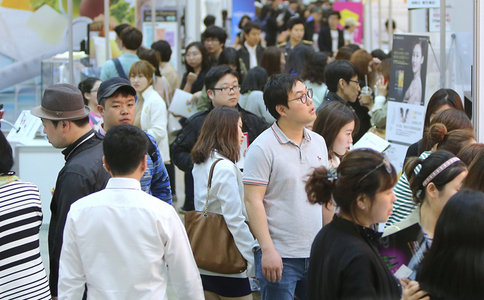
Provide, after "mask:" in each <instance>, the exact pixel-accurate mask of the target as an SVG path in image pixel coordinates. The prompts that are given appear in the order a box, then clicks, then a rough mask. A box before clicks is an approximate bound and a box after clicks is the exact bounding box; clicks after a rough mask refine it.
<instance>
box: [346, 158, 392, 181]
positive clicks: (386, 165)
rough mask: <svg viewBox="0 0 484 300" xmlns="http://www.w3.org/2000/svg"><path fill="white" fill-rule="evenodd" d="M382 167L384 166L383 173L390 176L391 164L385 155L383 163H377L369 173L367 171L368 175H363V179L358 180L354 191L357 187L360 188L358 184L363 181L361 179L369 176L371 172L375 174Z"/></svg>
mask: <svg viewBox="0 0 484 300" xmlns="http://www.w3.org/2000/svg"><path fill="white" fill-rule="evenodd" d="M382 166H385V171H387V173H388V174H392V164H391V163H390V160H389V159H388V157H387V156H386V155H383V161H382V162H381V163H379V164H378V165H377V166H376V167H375V168H373V169H372V170H371V171H369V172H368V173H366V174H365V175H363V177H361V178H360V180H358V182H357V183H356V186H355V189H358V187H359V186H360V183H361V182H362V181H363V179H365V178H366V177H368V176H370V174H372V173H373V172H375V171H376V170H378V169H379V168H381V167H382Z"/></svg>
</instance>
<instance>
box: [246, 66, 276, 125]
mask: <svg viewBox="0 0 484 300" xmlns="http://www.w3.org/2000/svg"><path fill="white" fill-rule="evenodd" d="M267 78H268V76H267V71H266V70H265V69H264V68H262V67H255V68H252V69H250V70H249V73H248V74H247V78H245V80H244V82H243V83H242V88H241V90H240V99H239V105H240V106H241V107H242V108H243V109H245V110H248V111H250V112H251V113H253V114H255V115H257V116H259V117H261V118H262V119H263V120H264V121H265V122H266V124H267V125H271V124H272V123H274V122H275V121H276V119H274V117H273V116H272V115H271V114H270V113H269V112H268V111H267V108H266V105H265V104H264V98H263V92H262V91H263V90H264V86H265V85H266V83H267Z"/></svg>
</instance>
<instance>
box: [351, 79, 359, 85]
mask: <svg viewBox="0 0 484 300" xmlns="http://www.w3.org/2000/svg"><path fill="white" fill-rule="evenodd" d="M348 82H354V83H356V84H357V85H360V82H359V81H358V80H351V79H350V80H348Z"/></svg>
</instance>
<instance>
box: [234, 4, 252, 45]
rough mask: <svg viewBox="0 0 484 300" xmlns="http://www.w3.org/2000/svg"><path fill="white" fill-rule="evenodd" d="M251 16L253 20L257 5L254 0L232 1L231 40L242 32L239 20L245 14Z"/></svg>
mask: <svg viewBox="0 0 484 300" xmlns="http://www.w3.org/2000/svg"><path fill="white" fill-rule="evenodd" d="M245 15H247V16H249V17H250V18H251V19H252V20H253V19H254V18H255V6H254V2H253V1H233V2H232V31H231V32H232V36H231V40H232V41H235V37H236V36H237V34H238V33H239V32H240V29H239V22H240V19H242V17H243V16H245Z"/></svg>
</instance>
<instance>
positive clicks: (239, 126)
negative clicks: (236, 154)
mask: <svg viewBox="0 0 484 300" xmlns="http://www.w3.org/2000/svg"><path fill="white" fill-rule="evenodd" d="M237 128H238V129H239V131H238V139H239V142H240V144H239V145H240V146H242V143H243V142H244V133H243V132H242V118H239V122H238V123H237Z"/></svg>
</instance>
